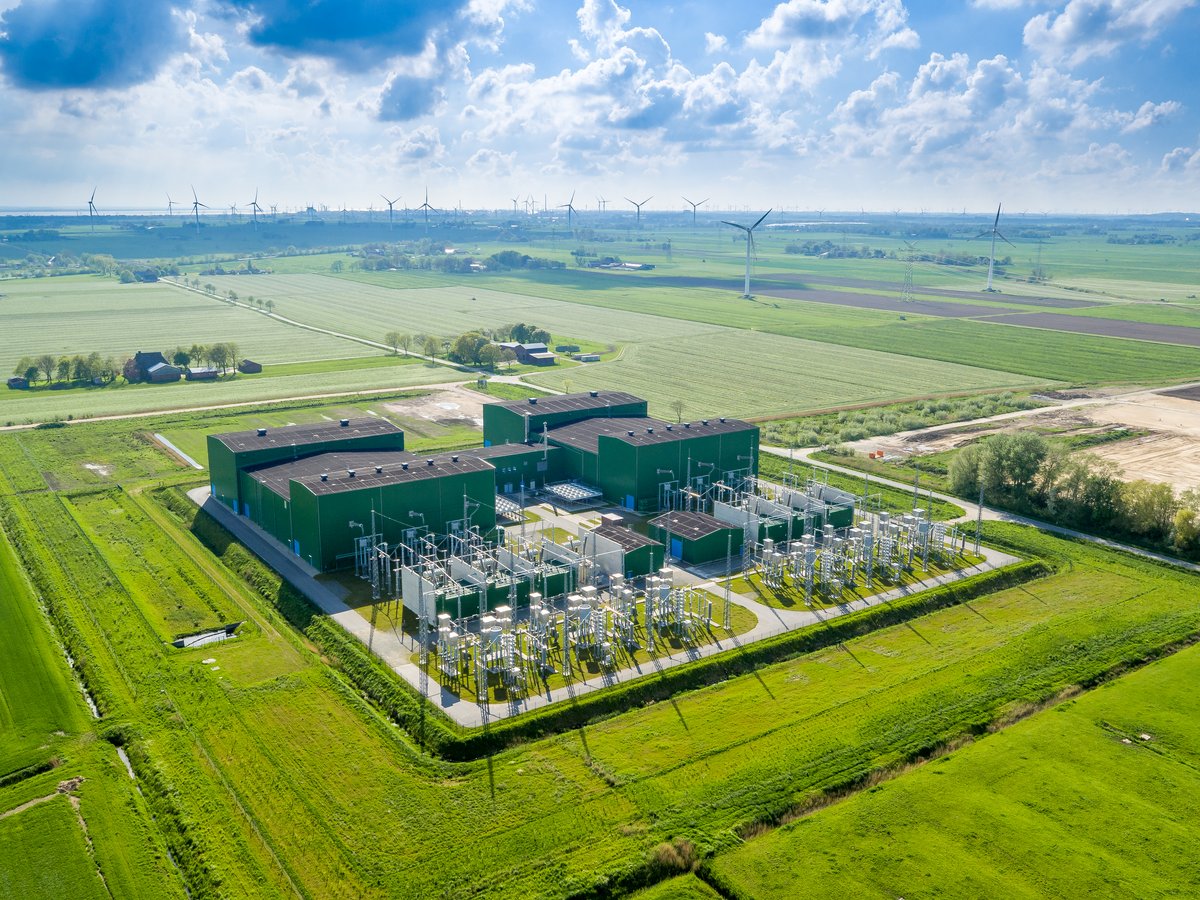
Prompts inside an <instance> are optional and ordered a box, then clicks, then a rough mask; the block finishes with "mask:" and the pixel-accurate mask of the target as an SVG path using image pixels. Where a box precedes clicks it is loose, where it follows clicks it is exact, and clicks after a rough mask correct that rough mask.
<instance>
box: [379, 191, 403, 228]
mask: <svg viewBox="0 0 1200 900" xmlns="http://www.w3.org/2000/svg"><path fill="white" fill-rule="evenodd" d="M379 196H380V197H383V202H384V203H386V204H387V205H388V231H391V230H392V219H393V216H394V214H395V212H396V204H397V203H399V202H400V198H399V197H397V198H396V199H395V200H389V199H388V198H387V197H385V196H384V195H383V194H380V195H379Z"/></svg>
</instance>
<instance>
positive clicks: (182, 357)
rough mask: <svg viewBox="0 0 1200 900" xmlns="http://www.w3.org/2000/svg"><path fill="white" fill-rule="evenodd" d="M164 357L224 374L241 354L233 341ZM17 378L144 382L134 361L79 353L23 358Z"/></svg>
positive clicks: (15, 371) (54, 381)
mask: <svg viewBox="0 0 1200 900" xmlns="http://www.w3.org/2000/svg"><path fill="white" fill-rule="evenodd" d="M163 357H164V358H165V359H167V360H168V361H169V362H170V363H171V364H172V365H176V366H180V367H184V366H190V365H193V364H200V363H204V364H207V365H210V366H212V367H214V368H217V369H220V370H221V372H222V374H224V373H225V372H226V371H227V370H229V369H231V368H236V367H237V364H238V361H239V359H240V351H239V349H238V345H237V344H236V343H234V342H233V341H222V342H219V343H216V344H192V346H190V347H187V348H184V347H176V348H175V350H174V352H173V353H169V354H168V353H164V354H163ZM13 374H14V375H17V376H20V377H22V378H24V379H25V380H26V381H28V382H29V383H30V384H35V383H37V382H38V381H44V382H45V383H46V384H48V385H49V384H64V385H66V384H91V383H94V382H97V381H99V382H100V383H102V384H112V382H114V381H116V380H117V378H118V376H119V377H121V378H124V379H125V381H127V382H130V383H132V382H134V381H140V380H141V378H142V372H141V370H140V369H139V368H138V366H137V361H136V359H135V358H134V357H132V356H131V357H130V358H129V359H127V360H125V362H124V364H122V365H120V366H118V365H117V361H116V359H115V358H114V357H112V356H108V357H102V356H101V355H100V354H99V353H97V352H95V351H93V352H91V353H89V354H87V355H86V356H84V355H83V354H79V353H77V354H75V355H73V356H56V355H54V354H53V353H43V354H42V355H40V356H23V357H21V360H20V362H18V363H17V365H16V368H14V369H13Z"/></svg>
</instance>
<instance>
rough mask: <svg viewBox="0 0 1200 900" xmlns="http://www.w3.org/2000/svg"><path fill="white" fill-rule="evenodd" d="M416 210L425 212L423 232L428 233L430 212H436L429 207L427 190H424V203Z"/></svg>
mask: <svg viewBox="0 0 1200 900" xmlns="http://www.w3.org/2000/svg"><path fill="white" fill-rule="evenodd" d="M417 209H423V210H424V211H425V230H426V231H429V213H430V211H431V210H432V211H433V212H437V210H436V209H434V208H433V207H432V206H430V205H429V188H425V202H424V203H422V204H421V205H420V206H418V207H417Z"/></svg>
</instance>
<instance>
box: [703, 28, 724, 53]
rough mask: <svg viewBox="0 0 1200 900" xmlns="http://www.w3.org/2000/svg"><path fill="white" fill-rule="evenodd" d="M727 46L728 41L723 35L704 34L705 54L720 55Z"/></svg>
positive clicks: (709, 32) (708, 32) (707, 32)
mask: <svg viewBox="0 0 1200 900" xmlns="http://www.w3.org/2000/svg"><path fill="white" fill-rule="evenodd" d="M728 46H729V41H728V40H727V39H726V38H725V36H724V35H723V34H713V33H712V32H711V31H706V32H704V52H705V53H720V52H721V51H722V50H724V49H725V48H726V47H728Z"/></svg>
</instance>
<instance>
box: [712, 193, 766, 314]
mask: <svg viewBox="0 0 1200 900" xmlns="http://www.w3.org/2000/svg"><path fill="white" fill-rule="evenodd" d="M770 214H771V210H769V209H768V210H767V211H766V212H765V213H763V214H762V215H761V216H760V217H759V219H758V221H757V222H755V223H754V224H753V225H751V226H749V227H747V226H745V225H739V224H738V223H737V222H724V221H722V222H721V224H722V225H732V226H733V227H734V228H740V229H741V230H742V231H744V232H746V290H745V292H744V293H743V294H742V298H743V299H745V300H752V299H753V296H754V295H753V294H751V293H750V254H752V253H753V252H754V229H755V228H757V227H758V226H759V225H761V224H762V223H763V219H765V218H766V217H767V216H769V215H770Z"/></svg>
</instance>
